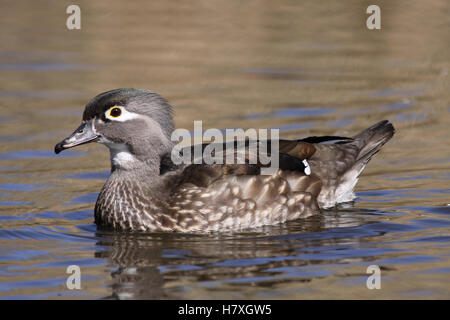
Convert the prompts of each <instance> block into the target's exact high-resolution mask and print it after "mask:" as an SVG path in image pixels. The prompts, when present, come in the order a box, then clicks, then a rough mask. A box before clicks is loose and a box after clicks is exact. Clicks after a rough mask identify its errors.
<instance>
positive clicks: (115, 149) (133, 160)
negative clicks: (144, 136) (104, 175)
mask: <svg viewBox="0 0 450 320" xmlns="http://www.w3.org/2000/svg"><path fill="white" fill-rule="evenodd" d="M108 147H109V150H110V158H111V172H112V173H116V174H120V175H126V176H130V177H133V178H143V177H145V178H146V179H148V178H153V179H155V178H157V177H159V175H160V166H161V158H162V157H163V156H164V154H167V153H168V152H170V150H171V148H172V144H171V143H166V144H160V145H158V146H157V147H155V146H148V147H147V148H145V149H144V148H132V147H129V146H128V145H125V144H114V145H112V146H108Z"/></svg>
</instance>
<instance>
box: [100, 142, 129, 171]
mask: <svg viewBox="0 0 450 320" xmlns="http://www.w3.org/2000/svg"><path fill="white" fill-rule="evenodd" d="M105 145H106V146H108V148H109V152H110V154H111V164H112V165H113V166H114V167H117V168H126V167H128V166H129V165H130V164H131V163H133V162H135V161H136V158H135V157H134V156H133V155H132V154H131V152H130V150H128V147H127V146H126V145H125V144H124V143H105Z"/></svg>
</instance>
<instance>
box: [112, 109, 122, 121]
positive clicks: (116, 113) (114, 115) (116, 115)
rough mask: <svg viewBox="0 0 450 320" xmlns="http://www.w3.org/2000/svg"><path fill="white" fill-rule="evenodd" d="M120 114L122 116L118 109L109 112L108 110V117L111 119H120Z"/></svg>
mask: <svg viewBox="0 0 450 320" xmlns="http://www.w3.org/2000/svg"><path fill="white" fill-rule="evenodd" d="M121 114H122V110H121V109H120V108H118V107H114V108H111V110H109V115H110V116H111V117H113V118H117V117H120V115H121Z"/></svg>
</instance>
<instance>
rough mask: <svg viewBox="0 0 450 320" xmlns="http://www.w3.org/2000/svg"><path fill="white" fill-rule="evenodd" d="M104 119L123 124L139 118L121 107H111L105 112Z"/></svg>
mask: <svg viewBox="0 0 450 320" xmlns="http://www.w3.org/2000/svg"><path fill="white" fill-rule="evenodd" d="M105 117H106V119H109V120H113V121H120V122H124V121H128V120H132V119H136V118H140V115H138V114H137V113H134V112H129V111H127V109H125V108H124V107H122V106H113V107H111V108H109V109H108V110H106V112H105Z"/></svg>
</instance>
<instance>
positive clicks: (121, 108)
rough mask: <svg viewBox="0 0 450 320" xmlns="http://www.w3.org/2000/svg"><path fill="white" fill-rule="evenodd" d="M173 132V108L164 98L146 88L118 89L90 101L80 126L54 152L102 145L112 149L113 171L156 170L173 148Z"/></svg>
mask: <svg viewBox="0 0 450 320" xmlns="http://www.w3.org/2000/svg"><path fill="white" fill-rule="evenodd" d="M172 131H173V120H172V108H171V106H170V105H169V104H168V103H167V101H166V100H165V99H164V98H162V97H161V96H160V95H158V94H157V93H154V92H152V91H149V90H144V89H116V90H111V91H107V92H104V93H101V94H99V95H98V96H96V97H95V98H93V99H92V100H91V101H89V103H88V104H87V105H86V108H85V110H84V113H83V121H82V123H81V125H80V126H79V127H78V128H77V129H76V130H75V131H74V132H73V133H72V134H71V135H70V136H69V137H67V138H66V139H64V140H63V141H61V142H60V143H58V144H57V145H56V146H55V153H60V152H61V151H63V150H65V149H68V148H73V147H76V146H79V145H82V144H86V143H90V142H99V143H101V144H104V145H105V146H107V147H108V148H109V150H110V153H111V165H112V170H115V169H124V170H132V169H135V168H137V167H141V166H143V165H146V166H148V167H154V168H153V169H154V170H156V169H157V168H158V169H159V161H160V157H161V156H162V155H163V154H165V153H167V152H170V150H171V148H172V142H171V141H170V136H171V133H172Z"/></svg>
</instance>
